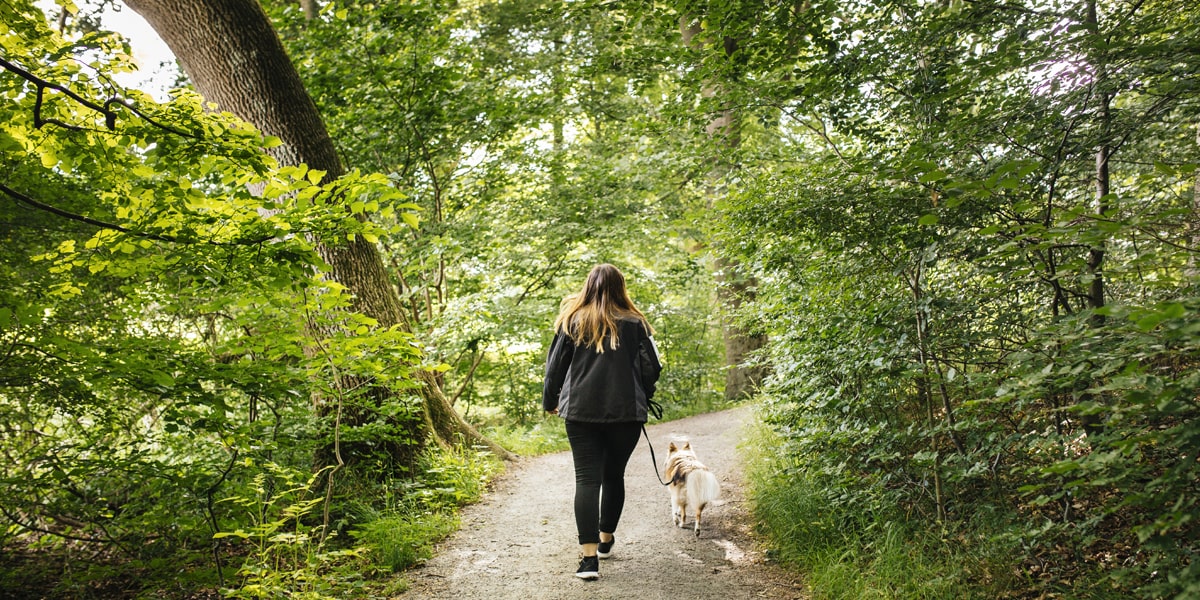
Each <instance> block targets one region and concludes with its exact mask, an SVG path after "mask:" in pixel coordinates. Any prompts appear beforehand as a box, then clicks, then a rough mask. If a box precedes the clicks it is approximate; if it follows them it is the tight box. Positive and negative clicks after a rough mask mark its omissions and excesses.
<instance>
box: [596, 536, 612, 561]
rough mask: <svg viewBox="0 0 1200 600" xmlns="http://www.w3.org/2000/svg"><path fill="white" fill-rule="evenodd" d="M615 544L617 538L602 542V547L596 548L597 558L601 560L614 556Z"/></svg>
mask: <svg viewBox="0 0 1200 600" xmlns="http://www.w3.org/2000/svg"><path fill="white" fill-rule="evenodd" d="M615 543H617V538H615V537H614V538H613V539H611V540H609V541H607V542H600V545H599V546H598V547H597V548H596V556H599V557H600V558H608V557H610V556H612V549H613V544H615Z"/></svg>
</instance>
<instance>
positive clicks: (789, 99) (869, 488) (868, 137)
mask: <svg viewBox="0 0 1200 600" xmlns="http://www.w3.org/2000/svg"><path fill="white" fill-rule="evenodd" d="M725 8H728V7H716V8H715V9H714V12H713V14H714V15H716V14H722V13H721V12H720V11H721V10H724V9H725ZM1009 8H1011V7H1009ZM1009 8H1003V7H999V6H988V7H984V6H982V5H978V6H975V5H972V6H968V5H955V4H953V3H952V4H951V5H947V6H942V5H937V6H934V5H921V6H917V5H912V6H909V5H905V6H901V5H889V6H886V7H880V6H877V5H870V4H868V3H850V4H845V3H843V4H841V5H840V6H839V8H838V13H837V14H838V19H836V20H830V21H829V22H827V23H823V24H820V25H813V28H812V29H809V30H808V31H807V32H806V34H808V35H810V36H811V37H808V38H806V39H805V40H803V41H799V40H794V41H796V44H795V45H792V46H789V45H788V42H786V40H785V39H783V38H779V37H775V38H773V37H765V38H760V39H756V40H753V41H751V42H749V43H748V45H747V46H746V48H747V52H748V54H747V55H746V56H744V57H740V58H741V60H744V62H743V63H741V64H740V68H743V69H744V70H742V71H741V73H742V74H746V73H753V75H754V77H753V78H751V77H747V78H746V79H745V80H744V81H743V80H739V79H734V80H730V81H729V82H728V85H729V86H730V88H731V90H732V91H731V95H732V97H733V98H734V99H736V100H740V101H744V102H745V103H747V104H749V103H751V102H754V103H758V104H763V103H765V104H769V105H771V106H773V107H775V108H776V109H777V110H778V113H776V118H778V119H779V121H778V126H777V127H770V128H764V130H763V131H761V132H757V136H756V140H755V141H754V142H753V143H747V144H743V147H744V148H745V152H744V154H745V157H744V161H745V163H746V164H748V165H752V167H751V168H747V169H745V170H744V172H742V173H740V174H738V176H737V179H736V181H733V182H731V183H732V185H733V186H734V187H735V190H734V193H732V194H731V195H730V197H729V198H728V200H727V203H726V204H725V205H724V206H723V207H722V208H723V209H724V215H725V217H726V220H725V222H724V223H723V225H722V230H723V233H722V237H723V238H724V239H725V240H726V241H727V243H726V244H725V247H727V248H729V249H730V250H729V252H730V254H731V258H733V259H736V260H740V261H742V262H743V264H746V265H749V266H750V268H751V271H752V273H753V274H754V275H755V277H756V278H757V279H758V281H759V282H760V286H759V289H758V293H759V295H758V300H757V301H756V302H754V303H753V304H751V305H749V306H744V307H743V310H742V313H743V314H744V315H746V316H747V317H749V318H754V319H755V320H756V321H757V323H758V327H760V328H761V329H762V330H764V331H767V332H768V334H769V336H770V339H771V344H770V347H769V348H768V349H767V350H766V352H765V356H766V358H767V359H768V360H769V362H770V364H771V365H772V366H773V368H774V374H773V377H772V380H771V382H770V393H769V395H768V396H767V399H766V403H767V408H768V410H767V413H766V418H767V420H768V421H769V422H770V423H772V425H773V426H774V427H775V428H776V429H777V431H778V432H779V435H780V436H781V440H782V441H781V446H782V449H781V452H782V453H783V456H782V458H781V459H780V461H781V462H782V464H784V465H786V467H785V469H786V470H785V473H788V474H789V475H788V478H784V479H778V480H771V479H765V480H763V486H764V491H763V492H761V493H762V494H763V497H764V498H768V499H774V498H780V499H782V498H784V497H791V496H796V497H811V498H812V500H805V501H800V502H797V504H796V506H797V509H798V510H804V507H808V506H827V507H828V508H829V510H830V511H832V512H833V513H834V514H835V515H837V514H840V515H847V516H860V517H863V519H857V518H856V519H852V520H851V523H852V525H851V530H852V531H853V530H862V531H866V530H867V529H868V528H874V530H875V531H876V533H875V534H874V535H872V536H864V535H855V536H853V537H851V538H850V539H837V538H836V537H834V538H832V541H828V542H826V541H819V542H816V545H817V546H818V547H821V546H823V545H825V544H828V547H829V548H831V552H832V554H833V555H834V556H840V554H839V553H840V552H841V551H845V552H848V553H849V554H848V556H853V557H858V558H857V560H858V561H859V562H857V563H855V564H854V566H855V567H857V568H859V569H864V570H868V571H869V570H870V569H868V568H867V565H866V564H865V563H863V562H862V560H868V561H870V565H872V568H873V565H875V564H876V561H878V560H880V559H881V558H882V557H884V556H885V555H886V552H885V549H880V550H879V551H878V552H876V551H872V552H869V553H864V552H863V551H862V550H863V548H866V547H867V544H874V543H875V541H874V538H875V537H878V536H882V538H883V539H884V540H885V542H884V546H889V547H890V544H889V543H888V542H886V540H887V539H889V537H888V536H889V535H896V534H898V535H900V536H901V537H902V538H905V537H914V538H918V539H919V540H927V541H919V542H918V546H919V547H927V548H930V549H933V550H936V553H935V554H932V555H930V556H935V557H940V558H938V559H937V560H947V561H952V560H953V559H952V558H948V557H951V556H953V555H955V554H956V552H957V550H956V549H955V547H954V544H953V543H950V542H945V541H943V542H942V544H940V545H939V544H938V543H937V541H936V540H933V539H932V538H925V537H924V536H923V535H921V534H917V533H914V532H917V531H928V530H930V529H933V526H932V524H937V528H939V529H941V530H942V531H944V532H946V533H944V534H943V536H942V537H944V538H946V539H948V540H963V542H962V549H963V550H964V551H965V552H967V556H968V557H969V556H976V555H979V556H991V557H1003V560H1007V561H1009V562H1010V563H1013V564H1012V565H1011V566H1012V567H1013V568H1015V569H1017V571H1018V573H1019V574H1020V578H1019V579H1018V580H1016V581H1011V580H1009V584H1011V585H1013V586H1016V587H1019V588H1021V589H1024V590H1028V593H1031V594H1034V593H1055V594H1063V595H1065V596H1067V597H1092V596H1093V595H1094V596H1099V597H1104V595H1105V593H1106V592H1104V590H1106V589H1110V590H1111V592H1109V593H1111V594H1113V595H1118V596H1121V595H1123V596H1130V595H1139V596H1144V597H1186V596H1187V594H1189V593H1190V591H1189V590H1192V589H1194V588H1195V586H1196V585H1197V583H1196V582H1197V580H1196V575H1197V573H1196V571H1195V568H1194V566H1193V561H1192V560H1191V559H1190V558H1186V557H1189V556H1192V555H1194V554H1195V552H1196V545H1195V540H1196V539H1197V536H1196V530H1195V525H1194V522H1195V515H1196V514H1197V506H1196V503H1197V502H1200V489H1197V487H1196V485H1195V482H1196V467H1197V463H1196V460H1195V450H1194V448H1195V447H1194V438H1193V437H1192V436H1194V435H1195V431H1196V425H1195V421H1196V417H1197V411H1196V408H1197V405H1196V402H1195V399H1196V397H1197V396H1196V390H1195V389H1194V387H1193V376H1192V373H1193V372H1194V371H1195V366H1196V357H1197V355H1196V352H1195V349H1194V347H1193V346H1194V342H1195V339H1194V334H1195V332H1196V331H1197V330H1198V329H1197V325H1196V324H1197V322H1198V321H1197V314H1196V312H1195V310H1194V307H1195V302H1196V287H1195V286H1196V283H1197V282H1196V274H1195V271H1194V269H1193V267H1192V265H1194V263H1195V260H1196V256H1195V252H1196V251H1195V229H1194V226H1193V222H1194V220H1195V210H1196V207H1195V204H1194V202H1195V199H1194V198H1193V196H1194V193H1195V182H1196V178H1195V175H1196V163H1195V153H1196V140H1195V135H1194V131H1195V125H1196V123H1197V121H1198V119H1197V117H1198V116H1200V115H1198V114H1197V113H1196V111H1195V106H1194V100H1195V98H1196V93H1197V91H1198V90H1197V89H1195V87H1194V86H1191V85H1187V84H1185V85H1180V84H1179V80H1178V79H1177V78H1176V77H1174V76H1173V75H1170V74H1169V71H1170V69H1165V68H1164V67H1165V65H1167V64H1173V65H1177V66H1178V67H1179V68H1185V69H1190V68H1194V67H1195V66H1196V60H1195V59H1196V57H1195V55H1194V53H1188V52H1185V51H1182V47H1181V46H1179V45H1177V42H1179V41H1180V40H1182V39H1184V38H1186V39H1189V40H1192V41H1195V33H1194V32H1191V31H1190V30H1188V29H1187V28H1186V26H1185V25H1184V23H1186V22H1188V21H1190V20H1191V19H1192V18H1194V17H1195V16H1196V8H1195V7H1194V6H1191V5H1187V4H1185V3H1170V2H1169V3H1164V4H1159V5H1155V6H1153V7H1150V6H1147V5H1141V4H1125V3H1118V4H1117V5H1100V6H1099V7H1098V9H1097V14H1096V15H1092V14H1091V13H1089V12H1088V10H1086V9H1087V3H1083V4H1063V5H1061V6H1057V5H1056V6H1045V7H1043V6H1040V5H1039V6H1037V7H1033V6H1029V7H1024V8H1022V9H1021V10H1009ZM818 12H820V11H819V10H818ZM1093 17H1094V18H1093ZM708 22H709V23H711V24H713V25H712V26H713V27H716V28H724V27H729V28H730V29H729V30H730V31H731V32H733V33H739V32H740V30H739V29H738V27H740V25H727V24H726V21H720V20H710V21H708ZM759 23H760V26H762V25H761V24H762V23H763V22H762V21H759ZM780 35H781V34H780ZM1051 39H1053V43H1049V42H1048V40H1051ZM1101 39H1103V40H1104V41H1103V42H1101V41H1100V40H1101ZM1166 40H1173V41H1170V42H1167V41H1166ZM762 44H767V45H770V47H771V48H770V50H768V49H767V48H764V47H763V46H762ZM814 51H819V52H818V53H817V54H812V52H814ZM704 57H705V60H706V61H708V62H711V63H714V64H715V63H716V62H717V61H719V60H723V59H722V57H721V56H719V55H718V54H717V53H715V52H713V53H705V54H704ZM783 57H787V60H783V61H782V62H780V61H781V60H782V59H783ZM787 61H791V62H790V63H789V62H787ZM730 62H736V61H730ZM784 65H786V66H788V72H786V73H785V72H782V71H780V70H777V67H779V66H784ZM1185 65H1186V66H1185ZM791 82H797V84H798V85H792V84H791ZM785 84H787V85H785ZM1181 132H1183V133H1181ZM776 156H786V157H787V159H788V161H789V162H790V163H791V164H788V165H785V164H784V163H782V162H781V161H775V160H774V157H776ZM1098 157H1099V158H1098ZM1097 160H1100V164H1101V166H1102V167H1103V168H1098V167H1097V164H1098V163H1097ZM768 161H771V162H768ZM1098 182H1099V183H1098ZM1098 186H1099V188H1098ZM791 477H795V478H797V479H799V480H800V481H799V482H797V483H796V485H797V486H800V487H799V488H793V487H790V486H791V485H792V484H791V483H790V478H791ZM810 502H811V504H810ZM782 505H783V506H786V505H787V504H786V502H783V503H782ZM979 515H988V518H987V519H986V520H985V521H984V522H980V521H979ZM770 520H771V521H772V522H773V523H775V526H776V527H780V528H781V529H780V530H779V531H780V532H781V533H782V532H788V531H789V530H788V529H787V528H786V526H785V525H784V522H785V519H783V518H775V517H771V518H770ZM825 523H827V525H826V526H823V527H822V528H821V529H819V530H814V531H799V532H796V535H798V536H799V537H801V539H803V540H830V539H831V538H830V537H829V536H827V535H826V534H825V533H824V531H825V528H827V527H828V524H829V523H831V522H825ZM840 526H841V525H839V527H840ZM897 532H898V533H897ZM784 537H785V536H783V535H780V539H784ZM803 543H806V542H803ZM800 547H801V548H802V547H803V546H800ZM897 547H898V546H897ZM997 548H999V550H997ZM817 554H819V553H817ZM838 560H840V558H838ZM968 560H973V559H968ZM987 560H992V559H990V558H989V559H987ZM995 567H996V565H994V564H993V565H992V567H991V570H992V571H995ZM913 569H914V570H919V567H918V566H914V567H913ZM946 575H947V572H945V571H944V572H943V578H942V579H937V578H931V581H946V580H945V579H944V577H945V576H946ZM977 581H981V582H984V584H985V585H983V587H980V588H977V589H978V590H979V592H978V593H979V594H981V595H982V596H984V597H989V596H987V594H988V593H990V592H989V591H988V588H986V581H988V579H987V578H981V579H979V580H977ZM889 586H890V584H889ZM860 591H861V590H860ZM929 592H930V593H933V590H929ZM854 593H858V592H854ZM863 593H865V592H863ZM963 593H964V594H965V593H966V592H963ZM910 594H912V595H919V594H917V593H916V592H905V595H910Z"/></svg>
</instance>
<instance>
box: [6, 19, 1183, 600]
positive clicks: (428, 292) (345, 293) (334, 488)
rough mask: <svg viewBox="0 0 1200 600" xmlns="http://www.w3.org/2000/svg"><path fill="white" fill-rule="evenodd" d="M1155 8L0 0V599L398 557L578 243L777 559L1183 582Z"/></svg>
mask: <svg viewBox="0 0 1200 600" xmlns="http://www.w3.org/2000/svg"><path fill="white" fill-rule="evenodd" d="M104 11H133V12H135V13H137V14H138V15H140V16H141V17H143V18H145V20H146V21H147V22H148V23H149V24H150V25H151V26H152V27H153V28H154V30H155V31H156V32H157V33H158V34H159V35H160V36H161V37H162V39H163V40H164V41H165V42H166V43H167V44H168V46H170V48H171V50H172V52H173V54H174V55H175V59H176V62H175V64H173V65H169V67H170V68H171V69H173V73H174V76H175V82H174V84H173V85H172V86H171V89H170V90H169V92H168V93H167V94H165V95H163V96H155V95H154V94H153V93H151V92H149V91H147V90H142V89H135V88H131V87H126V86H124V85H122V84H120V83H118V80H119V77H118V76H119V75H121V74H123V73H130V72H133V71H136V70H138V69H139V66H138V65H137V64H136V63H135V61H134V46H133V45H132V44H133V42H132V41H131V40H129V39H126V38H125V37H123V36H122V35H120V34H118V33H114V32H112V31H108V30H106V28H105V26H104V24H103V22H102V20H101V18H100V16H99V15H100V14H101V13H102V12H104ZM1196 23H1200V4H1198V3H1196V2H1195V1H1194V0H1041V1H1033V0H839V1H835V0H663V1H655V2H648V1H639V0H628V1H620V0H570V1H552V0H463V1H454V0H399V1H395V2H392V1H386V2H372V1H368V0H337V1H326V0H300V1H299V3H296V2H291V1H289V0H261V2H260V1H259V0H83V1H80V2H74V1H73V0H55V1H54V2H49V1H45V2H34V1H32V0H0V98H2V99H3V101H2V102H0V113H2V118H0V155H2V157H3V160H2V161H0V243H2V247H3V252H2V253H0V451H2V452H3V460H2V461H0V524H2V526H3V527H4V528H3V529H0V597H2V598H21V599H24V598H28V599H33V598H64V599H76V598H77V599H90V598H178V599H182V598H210V597H211V598H216V597H224V598H247V599H249V598H307V599H326V598H388V597H395V596H396V595H399V594H402V593H403V591H404V589H405V586H406V584H405V580H404V571H405V569H407V568H409V567H411V566H412V565H415V564H419V563H420V561H422V560H425V559H427V558H428V557H429V555H430V552H431V551H432V544H433V543H434V542H436V541H437V540H440V539H442V538H444V537H445V536H446V535H448V534H449V533H450V532H452V531H454V529H455V528H456V527H457V517H456V515H457V511H458V510H459V508H460V507H462V506H464V505H466V504H469V503H472V502H475V501H477V500H479V498H480V497H481V496H482V494H483V493H484V492H485V491H486V489H487V486H488V483H489V481H491V480H492V479H493V478H494V477H496V476H497V475H498V474H499V473H501V472H502V471H503V470H504V468H505V467H504V465H505V463H506V461H508V460H509V459H511V458H512V457H514V456H517V455H521V456H528V455H536V454H541V453H546V452H554V451H559V450H562V449H564V448H566V442H565V436H564V434H563V432H562V425H561V422H560V420H559V419H558V418H557V417H552V416H547V415H545V414H544V413H543V412H542V410H541V405H540V394H541V386H542V377H543V368H544V361H545V353H546V350H547V347H548V344H549V342H550V339H551V337H552V331H551V323H552V322H553V320H554V316H555V315H556V314H557V311H558V308H559V306H560V302H561V300H562V299H563V298H564V297H565V296H567V295H568V294H570V293H572V292H574V291H577V289H578V286H579V285H580V283H581V282H582V278H583V277H584V275H585V274H586V273H587V271H588V269H590V268H591V266H592V265H595V264H598V263H602V262H607V263H612V264H614V265H617V266H619V267H620V268H621V269H622V270H623V271H624V272H625V273H626V275H627V277H628V278H629V282H630V293H631V295H632V296H633V297H634V298H635V299H636V300H637V302H638V304H639V306H640V307H641V308H642V309H643V310H644V311H645V312H646V313H647V316H648V317H649V318H650V320H651V322H652V323H653V324H654V327H655V329H656V330H657V331H658V335H657V340H658V345H659V347H660V348H661V350H662V353H663V357H664V360H663V362H664V364H665V366H666V369H665V371H664V373H663V380H662V382H660V385H659V392H658V396H656V398H657V399H658V400H659V401H660V402H662V404H663V405H664V406H665V407H666V410H667V414H666V415H665V418H667V419H671V418H676V417H680V416H685V415H691V414H697V413H702V412H707V411H712V410H716V409H721V408H725V407H730V406H734V405H745V404H750V405H752V406H753V408H754V410H755V414H756V416H757V419H758V420H760V421H761V423H760V424H759V427H758V430H757V433H756V435H757V436H759V437H760V442H761V443H756V444H754V448H753V449H752V450H748V451H747V464H748V465H749V466H748V474H747V477H748V479H749V485H750V492H749V498H750V501H751V505H752V507H751V508H752V511H753V514H754V518H755V519H756V521H757V523H758V530H759V532H760V534H761V535H762V537H763V539H764V540H765V543H767V544H768V545H769V546H770V548H771V550H770V555H771V556H772V557H773V559H774V560H777V561H779V562H780V563H781V564H783V565H785V566H786V567H787V568H789V569H793V570H796V571H798V572H801V573H803V574H804V577H805V579H806V581H807V584H808V587H809V590H808V593H809V594H810V595H811V597H812V598H847V599H849V598H987V599H995V598H1068V599H1085V598H1087V599H1091V598H1097V599H1103V598H1169V599H1178V600H1184V599H1189V598H1200V563H1198V562H1197V561H1196V560H1195V557H1196V556H1197V555H1198V553H1200V520H1198V518H1197V517H1200V476H1198V475H1200V422H1198V421H1197V417H1198V416H1200V368H1198V367H1200V171H1198V170H1197V167H1198V166H1200V27H1197V26H1196ZM140 68H141V69H145V68H146V66H145V65H142V66H141V67H140Z"/></svg>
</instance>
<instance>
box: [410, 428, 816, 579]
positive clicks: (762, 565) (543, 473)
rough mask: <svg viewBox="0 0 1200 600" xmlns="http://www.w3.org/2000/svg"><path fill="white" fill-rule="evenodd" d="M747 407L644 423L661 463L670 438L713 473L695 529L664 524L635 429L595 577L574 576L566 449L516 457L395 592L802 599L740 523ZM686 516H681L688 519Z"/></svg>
mask: <svg viewBox="0 0 1200 600" xmlns="http://www.w3.org/2000/svg"><path fill="white" fill-rule="evenodd" d="M751 416H752V415H751V412H750V409H748V408H745V407H743V408H736V409H732V410H727V411H722V412H718V413H710V414H707V415H700V416H697V417H692V418H688V419H682V420H679V421H672V422H669V423H663V424H656V425H651V426H649V427H648V428H647V430H648V432H649V434H650V439H651V441H653V443H654V452H655V454H656V455H657V457H658V460H659V462H660V463H661V462H662V460H663V458H664V456H665V455H666V452H667V443H668V442H669V441H671V440H672V439H677V438H687V439H690V440H691V441H692V446H693V449H694V450H695V451H696V454H697V456H698V457H699V458H700V460H701V461H703V462H704V463H705V464H707V465H708V466H709V468H710V469H712V471H713V472H715V473H716V474H717V476H718V477H719V478H720V480H721V488H722V494H721V500H720V501H719V502H718V503H717V504H716V505H715V506H710V507H709V508H708V509H707V510H706V511H705V513H704V523H703V527H702V529H701V532H700V537H699V539H697V538H696V537H695V535H694V534H693V533H692V530H691V529H690V527H689V528H688V529H680V528H677V527H674V526H673V525H672V524H671V517H670V513H669V510H670V509H669V508H668V494H667V491H666V489H665V488H663V487H662V486H661V485H659V483H658V480H657V478H656V477H655V475H654V471H653V470H652V469H651V461H650V452H649V450H648V449H647V446H646V441H645V440H644V439H643V440H642V441H641V443H640V444H639V445H638V449H637V450H636V451H635V452H634V453H633V457H632V458H631V459H630V462H629V468H628V470H627V471H626V477H625V481H626V500H625V511H624V513H623V514H622V516H621V524H620V526H618V528H617V532H616V538H617V542H616V546H614V550H613V556H612V557H611V558H609V559H606V560H602V561H601V562H600V579H599V580H598V581H583V580H580V579H577V578H576V577H575V576H574V573H575V567H577V566H578V564H579V558H578V556H579V550H578V548H579V546H578V545H577V544H576V538H575V521H574V516H573V514H572V498H573V494H574V487H575V478H574V471H573V469H572V466H571V455H570V453H567V452H562V453H558V454H551V455H547V456H541V457H537V458H530V459H520V460H518V461H517V462H516V463H515V464H513V465H510V467H509V470H508V472H507V473H506V474H505V475H504V476H503V477H502V478H500V480H499V481H497V482H496V486H495V489H494V490H493V491H492V492H490V493H489V494H488V495H487V496H486V497H485V498H484V500H483V501H482V502H480V503H479V504H476V505H474V506H470V507H467V508H466V509H465V510H464V511H463V514H462V528H461V530H460V531H459V532H458V533H456V534H455V535H454V536H452V537H451V538H450V539H449V540H447V541H446V542H444V543H443V544H442V545H440V546H439V548H438V550H437V554H436V556H435V557H434V558H433V559H431V560H430V561H428V563H426V564H425V565H424V566H423V567H421V568H417V569H415V570H413V571H411V572H410V573H409V574H408V576H409V578H410V579H411V580H412V583H413V587H412V589H411V590H409V591H408V592H406V593H405V594H404V595H403V596H401V598H405V599H409V598H411V599H422V600H424V599H426V598H432V599H439V598H445V599H454V600H485V599H486V600H510V599H511V600H543V599H559V598H561V599H567V598H570V599H576V598H585V597H586V598H637V599H639V600H668V599H670V600H679V599H681V598H692V599H702V600H707V599H712V600H717V599H720V600H738V599H741V598H781V599H793V598H804V597H806V594H805V592H804V589H803V587H802V585H801V584H800V582H799V581H798V580H797V579H796V578H795V577H794V576H793V575H790V574H788V573H785V572H784V571H783V570H781V569H779V568H778V567H776V566H774V565H771V564H768V563H766V562H764V561H763V559H762V556H761V554H760V553H759V552H758V551H757V550H756V548H755V544H754V539H753V537H752V535H751V533H750V530H749V523H750V518H749V515H748V514H747V512H748V507H747V506H746V503H745V501H744V496H743V493H742V479H741V468H740V465H739V463H738V458H737V446H738V444H739V443H740V442H741V439H742V438H741V435H742V429H743V427H742V426H743V424H744V423H745V422H746V421H747V420H748V419H750V418H751ZM689 522H690V521H689Z"/></svg>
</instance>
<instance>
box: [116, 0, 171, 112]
mask: <svg viewBox="0 0 1200 600" xmlns="http://www.w3.org/2000/svg"><path fill="white" fill-rule="evenodd" d="M119 6H120V9H121V10H119V11H114V10H113V8H112V7H111V6H110V7H108V8H106V9H105V12H104V13H103V15H102V17H101V22H102V23H103V24H104V27H105V29H111V30H112V31H116V32H118V33H120V34H122V35H124V36H125V37H126V38H128V39H129V45H130V46H131V47H132V48H133V60H134V62H135V63H137V65H138V71H137V72H136V73H126V74H122V75H121V76H119V77H117V81H118V82H120V83H121V84H122V85H124V86H126V87H132V88H137V89H140V90H143V91H145V92H148V93H150V94H152V95H154V97H155V98H156V99H158V100H159V101H163V100H166V99H167V91H168V90H169V89H170V87H171V86H172V85H173V84H174V83H175V77H176V73H177V72H178V67H176V66H175V55H174V54H172V53H171V50H170V49H169V48H167V45H166V43H164V42H163V41H162V39H161V38H159V37H158V34H157V33H154V29H153V28H151V27H150V24H149V23H147V22H146V20H145V19H143V18H142V17H141V15H139V14H137V13H136V12H133V10H132V9H130V8H128V7H125V6H123V5H119ZM164 62H166V63H167V66H165V67H164V66H163V65H162V63H164Z"/></svg>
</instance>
